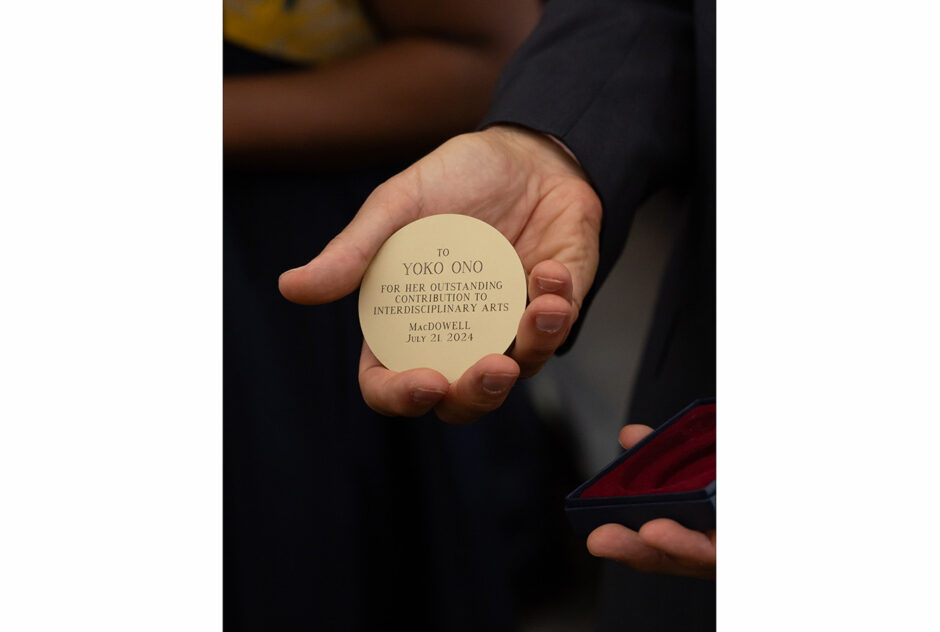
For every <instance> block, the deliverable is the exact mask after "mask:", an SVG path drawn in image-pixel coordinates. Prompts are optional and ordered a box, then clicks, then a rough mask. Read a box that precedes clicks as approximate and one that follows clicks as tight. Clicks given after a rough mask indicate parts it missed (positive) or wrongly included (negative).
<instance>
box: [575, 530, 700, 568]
mask: <svg viewBox="0 0 940 632" xmlns="http://www.w3.org/2000/svg"><path fill="white" fill-rule="evenodd" d="M587 549H588V552H590V553H591V555H593V556H595V557H603V558H606V559H609V560H614V561H615V562H620V563H621V564H624V565H626V566H629V567H630V568H633V569H635V570H638V571H640V572H642V573H671V574H684V570H685V569H683V568H682V567H681V566H680V565H679V564H678V563H677V562H676V561H675V560H673V559H671V558H670V557H669V556H668V555H667V554H666V553H664V552H663V551H661V550H659V549H657V548H655V547H653V546H650V545H649V544H647V543H646V542H645V541H644V540H643V538H641V537H640V536H639V534H638V533H637V532H636V531H632V530H631V529H628V528H626V527H625V526H623V525H620V524H604V525H601V526H599V527H598V528H596V529H594V531H592V532H591V534H590V535H588V538H587Z"/></svg>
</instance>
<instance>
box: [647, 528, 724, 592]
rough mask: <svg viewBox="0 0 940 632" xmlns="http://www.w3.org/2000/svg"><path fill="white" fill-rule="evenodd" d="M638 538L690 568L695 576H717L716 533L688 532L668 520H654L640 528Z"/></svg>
mask: <svg viewBox="0 0 940 632" xmlns="http://www.w3.org/2000/svg"><path fill="white" fill-rule="evenodd" d="M639 536H640V538H642V540H643V541H644V542H646V543H647V544H649V545H650V546H652V547H654V548H656V549H659V550H660V551H662V552H663V553H665V554H666V555H668V556H669V557H671V558H673V559H674V560H676V561H678V562H679V563H681V564H682V565H683V566H685V567H686V568H688V569H689V570H690V571H691V572H692V574H695V575H697V576H700V577H710V576H713V575H714V573H715V560H716V553H715V540H714V532H710V533H709V534H705V533H702V532H701V531H693V530H692V529H686V528H685V527H683V526H682V525H681V524H679V523H678V522H676V521H674V520H669V519H668V518H660V519H658V520H651V521H650V522H647V523H646V524H644V525H643V526H642V527H640V531H639Z"/></svg>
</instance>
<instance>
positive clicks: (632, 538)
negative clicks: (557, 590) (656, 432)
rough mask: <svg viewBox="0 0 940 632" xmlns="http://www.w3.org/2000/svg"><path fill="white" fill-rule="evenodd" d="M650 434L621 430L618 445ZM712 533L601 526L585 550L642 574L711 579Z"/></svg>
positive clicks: (635, 428)
mask: <svg viewBox="0 0 940 632" xmlns="http://www.w3.org/2000/svg"><path fill="white" fill-rule="evenodd" d="M652 431H653V429H652V428H650V427H649V426H642V425H639V424H637V425H631V426H624V428H623V429H622V430H621V431H620V445H622V446H623V447H624V448H625V449H628V450H629V449H630V448H632V447H633V446H634V445H636V444H637V443H639V441H640V440H641V439H642V438H643V437H645V436H646V435H648V434H649V433H651V432H652ZM715 541H716V533H715V531H714V530H712V531H706V532H704V533H703V532H701V531H692V530H691V529H686V528H685V527H683V526H682V525H680V524H679V523H678V522H675V521H673V520H668V519H666V518H661V519H659V520H651V521H650V522H647V523H646V524H644V525H643V526H642V527H640V530H639V531H633V530H631V529H628V528H626V527H625V526H623V525H620V524H605V525H601V526H600V527H598V528H597V529H595V530H594V531H592V532H591V534H590V535H589V536H588V539H587V548H588V551H590V553H591V555H594V556H596V557H603V558H607V559H610V560H614V561H615V562H619V563H621V564H624V565H625V566H629V567H630V568H633V569H635V570H638V571H641V572H644V573H663V574H668V575H685V576H689V577H699V578H702V579H714V578H715V560H716V548H715V547H716V544H715Z"/></svg>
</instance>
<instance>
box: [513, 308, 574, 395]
mask: <svg viewBox="0 0 940 632" xmlns="http://www.w3.org/2000/svg"><path fill="white" fill-rule="evenodd" d="M572 322H573V318H572V305H571V303H569V302H568V301H567V300H565V299H564V298H562V297H561V296H558V295H557V294H542V295H541V296H539V297H537V298H536V299H535V300H533V301H532V302H531V303H529V306H528V307H526V309H525V312H523V313H522V319H521V320H520V321H519V329H518V330H517V331H516V342H515V344H514V345H513V348H512V350H511V351H510V352H509V355H510V357H512V358H513V359H514V360H515V361H516V362H518V363H519V368H520V370H521V375H522V377H529V376H532V375H535V374H536V373H538V371H539V369H541V368H542V365H543V364H545V362H547V361H548V359H549V358H551V357H552V355H553V354H554V353H555V350H556V349H558V347H560V346H561V344H562V343H563V342H564V341H565V338H566V337H567V336H568V332H569V331H570V329H571V323H572Z"/></svg>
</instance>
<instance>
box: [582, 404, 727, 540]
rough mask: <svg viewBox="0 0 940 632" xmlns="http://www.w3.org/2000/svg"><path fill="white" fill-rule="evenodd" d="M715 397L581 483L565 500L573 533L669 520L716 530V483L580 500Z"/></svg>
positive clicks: (678, 414)
mask: <svg viewBox="0 0 940 632" xmlns="http://www.w3.org/2000/svg"><path fill="white" fill-rule="evenodd" d="M714 402H715V398H709V399H699V400H696V401H694V402H692V403H691V404H689V405H688V406H686V407H685V408H683V409H682V410H681V411H680V412H679V413H677V414H676V415H674V416H673V417H672V418H671V419H669V421H667V422H666V423H664V424H662V425H661V426H660V427H659V428H657V429H656V430H655V431H654V432H652V433H650V434H649V436H647V437H646V438H645V439H643V441H641V442H640V443H638V444H636V445H635V446H633V448H631V449H630V450H627V451H626V452H624V453H623V454H621V455H620V456H619V457H617V458H616V459H614V460H613V461H612V462H611V463H610V464H609V465H608V466H607V467H605V468H604V469H603V470H601V471H600V472H599V473H598V474H597V475H596V476H594V477H593V478H591V479H590V480H588V481H586V482H584V483H582V484H581V485H580V486H579V487H578V488H577V489H575V490H574V491H573V492H571V493H570V494H568V496H567V497H566V498H565V513H566V514H567V515H568V521H569V522H570V523H571V527H572V528H573V529H574V530H575V532H576V533H579V534H581V535H587V534H588V533H590V532H591V531H593V530H594V529H596V528H597V527H599V526H601V525H602V524H607V523H609V522H614V523H619V524H622V525H624V526H625V527H629V528H630V529H634V530H635V529H639V528H640V527H641V526H643V524H644V523H646V522H649V521H650V520H654V519H656V518H671V519H672V520H675V521H676V522H678V523H680V524H682V525H683V526H686V527H688V528H689V529H696V530H699V531H705V530H707V529H714V528H715V510H716V506H715V481H712V482H711V483H709V484H708V485H707V486H706V487H704V488H703V489H698V490H695V491H691V492H675V493H670V494H648V495H643V496H616V497H609V498H581V494H583V493H584V491H585V490H586V489H587V488H589V487H590V486H591V485H593V484H594V483H596V482H597V481H598V480H599V479H601V478H603V477H604V476H605V475H606V474H607V473H608V472H610V471H611V470H612V469H614V468H615V467H617V466H618V465H620V464H621V463H623V462H624V461H626V460H627V459H629V458H630V457H631V456H632V455H633V454H634V453H636V451H637V450H639V449H640V448H641V447H643V446H644V445H646V444H647V443H649V442H650V441H653V440H654V439H655V438H656V436H657V435H659V433H660V432H662V431H663V430H665V429H666V428H668V427H669V426H670V425H672V424H673V423H674V422H675V421H677V420H678V419H679V418H680V417H682V416H683V415H685V414H686V413H687V412H689V411H690V410H692V409H693V408H695V407H696V406H702V405H705V404H713V403H714Z"/></svg>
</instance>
